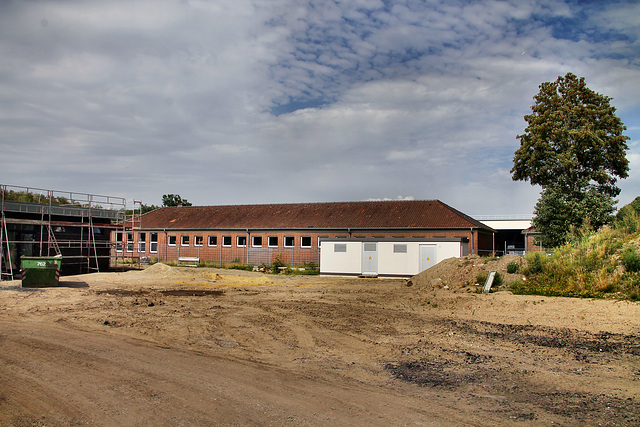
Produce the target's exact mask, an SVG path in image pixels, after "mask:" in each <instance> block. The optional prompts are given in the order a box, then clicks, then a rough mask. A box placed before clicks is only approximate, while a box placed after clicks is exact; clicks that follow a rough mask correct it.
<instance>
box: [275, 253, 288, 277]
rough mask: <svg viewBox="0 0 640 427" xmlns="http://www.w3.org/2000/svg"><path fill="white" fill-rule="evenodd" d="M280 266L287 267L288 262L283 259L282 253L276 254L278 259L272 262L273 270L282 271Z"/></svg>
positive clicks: (276, 272)
mask: <svg viewBox="0 0 640 427" xmlns="http://www.w3.org/2000/svg"><path fill="white" fill-rule="evenodd" d="M280 267H286V264H285V263H284V262H283V261H282V254H278V255H276V259H275V260H274V261H273V263H272V264H271V272H272V273H274V274H278V273H279V272H280Z"/></svg>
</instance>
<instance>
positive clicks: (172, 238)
mask: <svg viewBox="0 0 640 427" xmlns="http://www.w3.org/2000/svg"><path fill="white" fill-rule="evenodd" d="M168 243H169V246H175V245H176V236H169V242H168Z"/></svg>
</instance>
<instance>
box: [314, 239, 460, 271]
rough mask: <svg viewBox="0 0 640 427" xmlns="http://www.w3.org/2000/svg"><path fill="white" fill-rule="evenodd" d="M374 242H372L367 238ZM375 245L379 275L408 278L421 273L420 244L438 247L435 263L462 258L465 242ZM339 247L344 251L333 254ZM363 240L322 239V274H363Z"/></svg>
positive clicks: (386, 241)
mask: <svg viewBox="0 0 640 427" xmlns="http://www.w3.org/2000/svg"><path fill="white" fill-rule="evenodd" d="M366 241H367V242H373V241H375V240H374V239H367V240H366ZM377 243H378V275H379V276H405V277H411V276H413V275H416V274H418V273H420V245H432V246H436V248H437V255H436V263H438V262H440V261H442V260H444V259H447V258H452V257H455V258H457V257H460V256H462V255H463V253H462V250H463V245H464V243H462V242H460V241H433V240H415V239H411V240H403V239H394V240H380V241H378V242H377ZM335 244H342V245H345V244H346V247H347V252H335V250H334V247H335V246H334V245H335ZM362 244H363V240H356V241H353V240H333V239H332V240H323V241H322V245H321V247H320V273H321V274H344V275H359V274H362ZM395 244H404V245H407V252H406V253H394V251H393V247H394V245H395Z"/></svg>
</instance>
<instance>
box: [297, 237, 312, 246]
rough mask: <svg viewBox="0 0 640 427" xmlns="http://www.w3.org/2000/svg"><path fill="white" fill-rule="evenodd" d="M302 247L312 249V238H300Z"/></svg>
mask: <svg viewBox="0 0 640 427" xmlns="http://www.w3.org/2000/svg"><path fill="white" fill-rule="evenodd" d="M300 246H302V247H303V248H310V247H311V237H310V236H302V237H301V238H300Z"/></svg>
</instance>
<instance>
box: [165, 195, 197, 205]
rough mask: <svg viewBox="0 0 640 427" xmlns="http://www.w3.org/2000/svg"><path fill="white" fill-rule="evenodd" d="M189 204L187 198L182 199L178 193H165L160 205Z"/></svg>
mask: <svg viewBox="0 0 640 427" xmlns="http://www.w3.org/2000/svg"><path fill="white" fill-rule="evenodd" d="M180 205H182V206H191V203H189V202H188V201H187V199H183V198H182V197H180V195H179V194H165V195H163V196H162V206H164V207H169V206H180Z"/></svg>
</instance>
